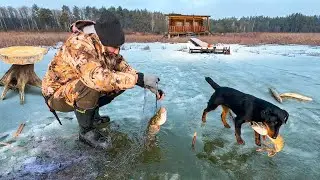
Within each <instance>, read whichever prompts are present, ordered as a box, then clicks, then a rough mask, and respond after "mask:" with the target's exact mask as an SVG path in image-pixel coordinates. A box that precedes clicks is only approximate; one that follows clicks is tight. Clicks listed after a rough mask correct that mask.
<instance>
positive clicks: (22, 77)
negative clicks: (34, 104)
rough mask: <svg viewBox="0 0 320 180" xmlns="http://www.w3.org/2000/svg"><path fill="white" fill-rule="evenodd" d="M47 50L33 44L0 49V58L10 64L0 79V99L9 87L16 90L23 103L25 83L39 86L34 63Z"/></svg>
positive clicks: (40, 58) (39, 80)
mask: <svg viewBox="0 0 320 180" xmlns="http://www.w3.org/2000/svg"><path fill="white" fill-rule="evenodd" d="M47 52H48V50H47V49H46V48H41V47H34V46H13V47H7V48H2V49H0V59H1V60H2V61H4V62H5V63H8V64H12V66H11V67H10V69H9V70H8V71H7V72H6V73H5V74H4V76H3V77H2V78H1V79H0V85H2V86H4V89H3V92H2V94H1V96H0V99H1V100H3V99H4V98H5V96H6V94H7V92H8V90H9V89H12V90H18V91H19V94H20V104H23V103H24V90H25V87H26V85H32V86H36V87H39V88H41V82H42V81H41V79H40V78H39V77H38V76H37V75H36V73H35V72H34V63H36V62H39V61H40V60H42V58H43V56H44V55H45V54H46V53H47Z"/></svg>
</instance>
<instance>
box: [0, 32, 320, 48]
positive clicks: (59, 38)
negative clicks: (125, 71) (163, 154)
mask: <svg viewBox="0 0 320 180" xmlns="http://www.w3.org/2000/svg"><path fill="white" fill-rule="evenodd" d="M69 34H70V33H68V32H0V48H3V47H9V46H25V45H30V46H53V45H55V44H56V43H57V42H64V41H65V40H66V38H67V37H68V35H69ZM188 39H189V37H174V38H170V39H168V38H165V37H164V36H163V35H152V34H128V35H126V42H142V43H143V42H164V43H185V42H187V41H188ZM199 39H201V40H203V41H206V42H208V43H223V44H244V45H258V44H301V45H320V33H226V34H213V35H212V36H201V37H199Z"/></svg>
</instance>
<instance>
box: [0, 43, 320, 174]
mask: <svg viewBox="0 0 320 180" xmlns="http://www.w3.org/2000/svg"><path fill="white" fill-rule="evenodd" d="M147 45H148V46H149V47H150V50H143V48H144V47H145V46H147ZM230 46H231V55H214V54H189V53H187V52H184V51H181V49H183V48H185V47H186V44H163V43H149V44H140V43H130V44H125V45H124V47H125V50H122V54H123V55H124V57H125V58H126V59H127V61H128V62H129V63H130V64H131V65H132V66H133V67H134V68H136V69H137V70H139V71H141V72H144V73H151V74H156V75H158V76H159V77H160V79H161V81H160V85H159V87H160V88H162V89H163V90H164V91H165V93H166V97H165V100H164V101H162V102H160V103H159V105H162V106H165V107H166V109H167V111H168V119H167V122H166V123H165V124H164V125H163V126H162V127H161V131H160V132H159V134H158V135H157V144H156V146H155V147H153V148H152V149H151V150H150V151H148V152H146V151H144V150H143V148H141V147H140V148H137V147H136V148H135V150H134V151H132V150H130V149H132V148H124V149H123V150H121V152H120V155H118V156H112V157H111V156H110V154H108V153H106V152H103V151H99V150H94V149H91V148H89V147H87V146H86V145H83V144H81V143H79V142H78V140H77V138H78V137H77V131H78V126H77V121H76V119H75V116H74V114H73V113H64V114H63V113H59V116H60V118H61V120H62V124H63V125H62V126H60V125H59V124H58V122H57V121H56V120H55V118H54V116H53V115H52V114H51V112H50V111H49V110H48V109H47V107H46V105H45V104H44V101H43V99H42V96H40V89H37V88H28V89H27V91H26V97H25V101H26V103H25V105H23V106H21V105H20V104H19V96H18V95H17V92H14V91H10V92H9V93H8V94H7V98H6V99H5V100H4V101H0V123H1V126H0V135H1V134H2V135H5V134H9V136H8V137H7V138H6V139H2V140H0V142H7V141H9V140H11V138H12V134H13V133H14V132H15V131H16V129H17V127H18V126H19V124H20V123H22V122H26V127H25V128H24V130H23V132H22V134H21V135H20V136H19V137H18V138H17V139H16V141H15V142H14V143H12V145H11V146H6V147H0V179H19V178H20V179H46V178H48V179H57V178H58V179H72V178H73V179H79V178H81V179H93V178H97V179H106V178H108V177H114V178H123V177H126V178H132V179H140V178H141V179H319V178H320V166H319V164H320V138H319V137H320V103H319V102H320V93H319V89H320V47H315V46H300V45H288V46H277V45H261V46H242V45H230ZM55 52H56V50H54V49H53V50H50V51H49V52H48V54H47V55H46V56H45V57H44V59H43V60H42V61H41V62H39V63H37V64H36V65H35V71H36V73H37V74H38V76H39V77H40V78H42V77H43V75H44V73H45V71H46V69H47V66H48V63H49V61H50V60H51V59H52V58H53V56H54V54H55ZM9 67H10V65H8V64H5V63H3V62H0V76H1V77H2V76H3V75H4V73H5V72H6V71H7V70H8V68H9ZM205 76H210V77H211V78H212V79H213V80H214V81H216V82H217V83H218V84H220V85H221V86H230V87H233V88H236V89H238V90H240V91H243V92H246V93H249V94H252V95H254V96H257V97H259V98H263V99H265V100H267V101H269V102H272V103H274V104H276V105H278V106H279V107H281V108H284V109H286V110H287V111H288V112H289V114H290V117H289V120H288V123H287V124H285V125H284V126H282V128H281V130H280V134H281V135H282V136H283V137H284V140H285V147H284V149H283V151H281V152H280V153H278V154H277V155H276V156H275V157H273V158H269V157H267V155H266V154H265V153H260V152H256V151H255V149H256V146H255V144H254V134H253V130H252V129H251V128H250V127H249V125H247V124H246V125H244V126H243V128H242V137H243V139H244V140H245V141H246V144H245V145H244V146H240V145H238V144H237V143H236V140H235V137H234V127H232V128H231V129H226V128H224V127H223V125H222V123H221V120H220V113H221V108H218V109H217V110H216V111H214V112H211V113H209V114H208V118H207V123H206V125H205V126H203V127H201V115H202V111H203V109H204V108H205V106H206V103H207V101H208V99H209V98H210V96H211V94H212V93H213V90H212V88H211V87H210V86H209V84H207V82H206V81H205V80H204V77H205ZM269 87H274V88H276V89H277V90H278V91H279V92H281V93H283V92H298V93H301V94H303V95H306V96H309V97H312V98H313V101H311V102H298V101H295V100H287V101H284V103H283V104H279V103H277V101H275V100H274V99H273V98H272V97H271V95H270V93H269V91H268V88H269ZM2 90H3V87H0V91H1V92H2ZM143 109H144V111H143ZM154 110H155V104H154V97H153V96H152V95H151V94H150V93H149V92H146V91H144V90H143V89H141V88H139V87H136V88H134V89H130V90H128V91H126V92H125V93H124V94H123V95H122V96H120V97H118V98H117V99H115V101H114V102H113V103H112V104H110V105H109V106H107V107H104V108H102V109H101V114H108V115H109V116H110V117H111V120H112V122H113V123H114V124H116V125H117V126H118V128H115V129H116V131H118V132H119V133H122V134H124V136H126V137H128V138H129V139H135V138H137V137H136V134H137V133H139V132H141V131H142V128H141V127H144V125H145V124H146V120H147V119H148V117H151V116H152V113H153V112H154ZM229 123H230V124H232V122H231V121H230V120H229ZM115 127H116V126H115ZM195 131H197V133H198V137H197V141H196V146H195V150H192V149H191V147H190V146H191V140H192V136H193V133H194V132H195ZM130 142H131V143H130V144H131V147H135V146H138V145H135V142H136V141H134V140H132V141H130ZM121 153H122V154H123V156H121ZM133 157H134V158H133Z"/></svg>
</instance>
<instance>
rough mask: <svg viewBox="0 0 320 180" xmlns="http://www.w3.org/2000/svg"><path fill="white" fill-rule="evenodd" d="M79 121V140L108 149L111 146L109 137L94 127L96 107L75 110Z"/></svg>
mask: <svg viewBox="0 0 320 180" xmlns="http://www.w3.org/2000/svg"><path fill="white" fill-rule="evenodd" d="M74 112H75V115H76V117H77V120H78V123H79V128H80V131H79V140H80V141H82V142H84V143H86V144H89V145H90V146H92V147H95V148H101V149H107V148H109V146H110V142H109V140H108V137H106V136H104V135H103V134H102V133H101V132H100V131H99V130H98V129H96V128H94V126H93V122H94V114H95V109H85V110H81V109H79V108H76V109H75V110H74Z"/></svg>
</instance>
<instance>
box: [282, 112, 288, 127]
mask: <svg viewBox="0 0 320 180" xmlns="http://www.w3.org/2000/svg"><path fill="white" fill-rule="evenodd" d="M284 113H285V117H284V119H283V121H284V123H285V124H287V121H288V118H289V113H288V112H287V111H284Z"/></svg>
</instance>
